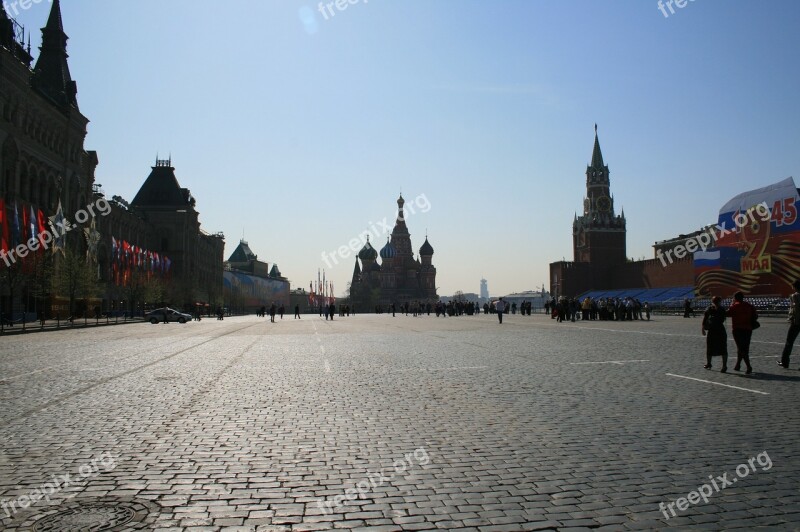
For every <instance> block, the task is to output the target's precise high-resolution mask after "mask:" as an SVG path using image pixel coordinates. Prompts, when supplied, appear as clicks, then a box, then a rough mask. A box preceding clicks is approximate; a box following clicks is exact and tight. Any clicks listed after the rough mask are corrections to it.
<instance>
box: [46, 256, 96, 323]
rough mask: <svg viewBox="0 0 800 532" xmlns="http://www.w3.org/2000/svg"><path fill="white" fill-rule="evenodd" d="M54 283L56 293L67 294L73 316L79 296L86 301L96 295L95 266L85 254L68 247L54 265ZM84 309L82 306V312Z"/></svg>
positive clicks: (72, 315) (70, 312)
mask: <svg viewBox="0 0 800 532" xmlns="http://www.w3.org/2000/svg"><path fill="white" fill-rule="evenodd" d="M54 285H55V288H56V291H57V292H58V293H60V294H62V295H65V296H67V299H68V300H69V314H70V316H71V317H74V316H75V302H76V301H77V300H78V299H79V298H80V299H83V300H84V301H85V302H88V299H89V298H92V297H96V296H97V295H98V292H99V289H100V284H99V282H98V280H97V268H96V266H95V265H94V264H92V263H91V262H89V261H87V260H86V255H85V254H83V253H77V252H75V251H74V250H72V249H69V248H68V249H67V250H66V251H65V253H64V256H63V257H62V258H61V260H60V261H58V264H57V265H56V276H55V279H54ZM87 306H88V305H84V307H87ZM86 310H87V309H86V308H84V312H85V311H86Z"/></svg>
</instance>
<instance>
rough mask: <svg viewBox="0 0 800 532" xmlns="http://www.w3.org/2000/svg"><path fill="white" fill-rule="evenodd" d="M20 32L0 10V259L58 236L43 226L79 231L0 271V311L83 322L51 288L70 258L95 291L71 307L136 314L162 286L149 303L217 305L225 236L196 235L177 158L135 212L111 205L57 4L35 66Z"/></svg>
mask: <svg viewBox="0 0 800 532" xmlns="http://www.w3.org/2000/svg"><path fill="white" fill-rule="evenodd" d="M25 35H26V34H25V30H24V29H23V28H22V27H21V26H20V25H19V24H18V23H17V22H16V21H15V20H13V19H12V18H11V17H9V15H8V13H7V12H6V9H5V7H4V5H0V247H2V250H1V251H2V252H10V251H11V250H13V249H15V248H17V247H18V246H20V245H24V244H25V243H26V242H30V239H31V238H34V239H35V238H37V237H40V235H42V234H43V233H45V232H47V231H48V230H50V232H51V233H52V232H53V231H52V229H53V228H54V227H55V224H51V223H48V220H50V221H51V222H52V221H55V220H58V219H63V220H66V221H69V222H71V223H72V225H73V226H74V227H75V230H73V231H71V232H70V233H68V234H66V235H65V236H64V239H63V243H59V245H58V246H57V247H58V248H59V249H60V251H62V253H55V250H56V247H55V246H54V247H52V248H50V249H47V250H42V249H40V250H38V251H37V252H36V253H31V254H29V255H28V256H27V257H25V258H24V259H22V258H20V259H19V260H15V261H13V263H12V262H11V261H9V262H7V263H2V262H0V312H2V313H3V314H5V315H6V316H15V317H16V316H19V315H20V314H23V313H25V314H31V313H36V314H38V315H39V316H45V317H47V316H50V315H54V314H60V316H62V317H63V316H66V315H69V313H70V312H76V311H77V312H78V313H80V312H81V310H80V309H74V308H73V309H70V308H69V306H66V303H65V301H66V299H67V297H66V294H64V293H62V292H63V288H61V287H59V285H58V283H55V282H51V281H52V279H53V278H56V277H59V276H63V275H64V272H65V271H66V270H68V269H69V267H68V264H67V263H69V262H70V259H69V257H70V255H71V256H73V257H80V262H82V263H84V264H86V265H87V266H86V269H88V270H91V272H92V274H91V277H92V278H93V279H92V283H90V284H91V285H92V288H91V290H87V291H86V293H83V294H71V295H70V306H71V305H72V303H73V301H72V300H73V299H74V296H80V298H81V299H82V300H83V303H82V305H83V309H84V310H85V309H86V307H89V308H90V309H91V308H92V307H100V308H101V309H102V310H104V311H106V310H114V309H120V308H127V309H128V310H131V309H132V308H137V307H136V306H137V305H140V304H142V303H144V302H146V301H145V299H146V298H147V297H148V295H147V290H146V288H147V285H148V284H161V285H162V286H161V287H160V289H159V290H157V291H156V293H152V291H151V295H150V296H149V297H150V301H149V302H150V303H156V302H157V301H156V299H160V300H161V301H169V302H170V303H172V304H175V305H178V306H187V305H189V304H192V305H193V304H194V303H195V302H197V301H212V302H213V301H214V300H216V299H219V300H220V301H221V297H222V260H223V249H224V240H223V237H222V235H220V234H217V235H208V234H206V233H204V232H203V231H202V230H201V229H200V223H199V220H198V212H197V211H196V209H195V200H194V198H192V196H191V194H190V193H189V191H188V189H184V188H181V187H180V185H179V184H178V182H177V180H176V178H175V174H174V168H172V165H171V162H170V161H157V162H156V166H155V167H153V171H152V173H151V174H150V177H148V178H147V180H146V181H145V183H144V185H143V186H142V190H140V192H139V194H137V196H136V198H135V199H134V201H133V202H132V203H131V204H128V203H127V202H125V200H123V199H122V198H118V197H116V196H115V197H114V199H113V200H110V201H106V200H105V197H104V195H103V193H102V191H101V189H100V185H99V184H97V183H95V169H96V167H97V165H98V161H99V160H98V156H97V153H96V152H94V151H87V150H86V149H85V147H84V140H85V138H86V134H87V125H88V123H89V120H88V118H86V117H85V116H84V115H83V114H82V113H81V111H80V109H79V107H78V98H77V93H78V91H77V84H76V83H75V81H73V79H72V77H71V74H70V70H69V65H68V61H67V58H68V55H67V41H68V37H67V35H66V33H65V32H64V27H63V22H62V16H61V5H60V1H59V0H52V6H51V10H50V14H49V18H48V20H47V24H46V25H45V27H44V28H42V44H41V48H40V52H39V56H38V58H37V59H36V61H35V62H34V58H33V56H32V55H31V50H30V47H29V46H27V47H26V46H25ZM98 202H102V205H103V206H104V207H108V209H107V210H106V209H103V211H104V212H102V213H97V212H96V213H95V215H93V216H92V217H91V219H88V218H85V219H83V220H82V219H81V217H80V216H79V213H82V212H85V210H86V208H87V207H88V206H90V205H97V206H100V205H101V203H98ZM100 214H102V215H100ZM34 221H35V222H36V223H34ZM4 257H6V256H5V255H4ZM73 262H77V260H74V261H73ZM88 292H91V293H88ZM153 294H155V295H153ZM65 306H66V308H65Z"/></svg>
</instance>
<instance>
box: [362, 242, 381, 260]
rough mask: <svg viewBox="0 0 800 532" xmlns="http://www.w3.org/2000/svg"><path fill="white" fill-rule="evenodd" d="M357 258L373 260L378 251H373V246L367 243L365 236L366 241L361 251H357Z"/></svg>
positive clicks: (376, 256)
mask: <svg viewBox="0 0 800 532" xmlns="http://www.w3.org/2000/svg"><path fill="white" fill-rule="evenodd" d="M358 258H359V259H361V260H375V259H377V258H378V252H377V251H375V248H374V247H372V244H370V243H369V238H367V243H366V244H364V247H363V248H361V251H359V252H358Z"/></svg>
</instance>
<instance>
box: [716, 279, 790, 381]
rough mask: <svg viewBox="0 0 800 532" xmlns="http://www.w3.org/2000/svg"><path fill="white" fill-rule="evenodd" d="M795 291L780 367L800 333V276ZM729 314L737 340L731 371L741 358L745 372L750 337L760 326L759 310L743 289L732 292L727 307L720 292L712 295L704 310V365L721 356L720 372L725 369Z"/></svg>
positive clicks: (749, 370)
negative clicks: (733, 364) (729, 304)
mask: <svg viewBox="0 0 800 532" xmlns="http://www.w3.org/2000/svg"><path fill="white" fill-rule="evenodd" d="M793 287H794V290H795V291H794V293H793V294H792V295H791V296H790V298H789V304H790V307H789V331H788V333H787V335H786V343H785V345H784V347H783V353H782V354H781V359H780V360H779V361H778V365H779V366H780V367H782V368H786V369H788V368H789V359H790V357H791V355H792V348H793V347H794V342H795V340H797V336H798V334H800V280H797V281H795V282H794V283H793ZM727 318H731V331H732V333H733V341H734V342H735V343H736V365H735V366H734V367H733V369H734V371H741V367H742V363H743V362H744V364H745V367H746V371H745V373H746V374H747V375H750V374H751V373H752V372H753V366H752V364H751V363H750V341H751V339H752V337H753V331H754V330H756V329H758V328H759V327H760V324H759V322H758V311H757V310H756V309H755V307H754V306H753V305H751V304H750V303H748V302H747V301H745V300H744V293H742V292H736V294H734V296H733V304H732V305H731V306H730V308H727V309H726V308H725V307H724V306H723V305H722V298H721V297H719V296H716V297H713V298H712V299H711V306H710V307H708V309H707V310H706V311H705V313H704V314H703V323H702V325H701V332H702V334H703V336H705V337H706V364H705V366H703V367H704V368H706V369H711V367H712V365H711V361H712V358H714V357H717V356H718V357H720V358H722V369H721V371H722V373H725V372H727V371H728V334H727V332H726V330H725V321H726V319H727Z"/></svg>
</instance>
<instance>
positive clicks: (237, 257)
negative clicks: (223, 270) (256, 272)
mask: <svg viewBox="0 0 800 532" xmlns="http://www.w3.org/2000/svg"><path fill="white" fill-rule="evenodd" d="M257 258H258V256H256V254H255V253H253V252H252V251H251V250H250V246H249V245H248V244H247V242H245V241H244V240H241V241H240V242H239V246H238V247H237V248H236V249H235V250H234V252H233V253H232V254H231V258H229V259H228V262H250V261H251V260H256V259H257Z"/></svg>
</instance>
